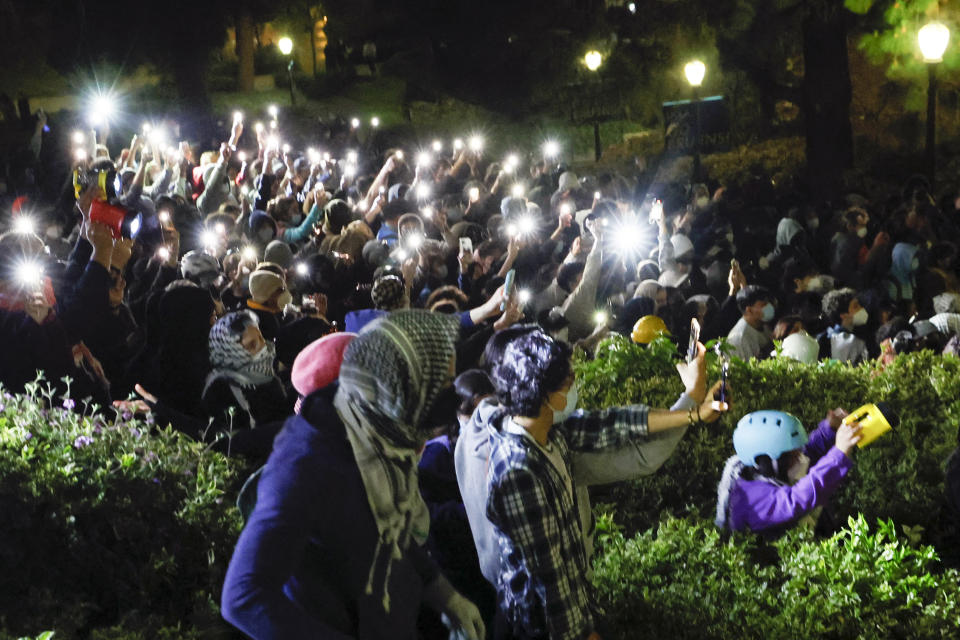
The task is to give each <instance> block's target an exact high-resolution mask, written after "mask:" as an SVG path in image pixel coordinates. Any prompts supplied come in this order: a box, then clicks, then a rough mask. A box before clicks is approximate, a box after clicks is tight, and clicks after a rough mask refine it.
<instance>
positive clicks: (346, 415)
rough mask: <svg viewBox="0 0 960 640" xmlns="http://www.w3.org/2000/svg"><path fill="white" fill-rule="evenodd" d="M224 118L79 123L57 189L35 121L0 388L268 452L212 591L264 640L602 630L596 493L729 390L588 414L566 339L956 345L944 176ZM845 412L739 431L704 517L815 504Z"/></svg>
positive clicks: (581, 343) (770, 514) (808, 352)
mask: <svg viewBox="0 0 960 640" xmlns="http://www.w3.org/2000/svg"><path fill="white" fill-rule="evenodd" d="M244 120H245V117H244V115H243V114H241V113H236V114H234V115H233V119H232V126H231V127H230V129H229V135H228V136H225V137H227V138H228V139H227V140H224V141H223V142H222V143H220V144H219V146H218V148H216V149H213V150H203V151H201V150H200V149H196V148H194V147H193V146H191V144H189V143H187V142H185V141H182V142H181V141H177V138H176V136H175V135H174V134H175V132H176V129H175V127H174V126H172V125H171V124H170V123H169V122H166V123H152V124H146V125H144V127H143V130H142V132H141V133H139V134H138V135H135V136H133V138H132V140H130V141H129V144H128V145H126V146H125V147H123V148H122V149H119V148H111V147H110V146H109V143H112V142H114V140H113V139H111V138H109V137H108V136H109V129H108V128H107V127H105V126H102V125H101V126H100V127H98V128H95V129H94V130H92V131H86V130H82V129H81V130H78V131H76V132H74V133H73V134H72V136H71V137H70V144H69V145H68V148H67V149H60V152H61V153H62V154H68V156H67V157H68V160H63V162H62V163H60V164H59V166H61V168H63V167H65V166H67V165H69V167H70V170H69V171H63V170H61V171H60V172H59V173H58V172H56V171H52V170H45V169H44V168H45V167H46V168H47V169H48V168H49V164H50V163H47V164H44V163H42V162H40V159H41V158H44V157H49V150H47V151H45V150H44V144H45V133H44V132H45V130H46V129H47V128H48V127H47V120H46V116H45V115H43V114H42V113H40V114H38V116H37V117H36V121H35V123H31V127H35V128H34V129H32V131H31V134H32V135H31V136H29V144H28V145H27V146H26V147H25V149H26V153H27V154H28V155H27V158H28V162H26V163H25V164H24V165H22V166H25V167H27V168H26V169H24V170H23V171H21V172H19V173H18V174H17V176H16V177H15V178H14V177H13V176H12V174H10V173H9V172H8V176H7V181H6V182H5V183H4V187H3V188H4V189H5V190H6V192H5V193H2V194H0V197H2V198H3V202H4V209H5V211H4V215H5V216H6V218H5V222H6V225H5V226H6V228H7V230H6V231H5V232H4V233H3V234H2V235H0V339H2V340H3V343H4V345H5V349H4V355H3V357H2V358H0V383H2V385H3V387H4V389H5V390H8V391H10V392H19V391H22V390H23V389H24V388H25V385H27V384H29V383H30V382H32V381H33V380H34V379H35V378H36V377H37V372H38V371H39V372H42V374H43V375H44V377H45V379H46V381H48V383H49V384H52V385H54V386H56V387H57V388H59V389H61V390H62V391H63V393H66V394H69V395H70V396H71V397H72V398H75V399H76V400H77V404H78V405H83V404H85V403H86V404H96V405H98V406H100V407H110V406H115V407H117V409H118V410H128V411H131V412H139V413H142V414H148V415H149V416H150V417H151V419H152V420H153V421H154V422H155V423H156V424H157V425H160V426H166V425H171V426H173V428H174V429H176V430H178V431H180V432H182V433H185V434H187V435H188V436H190V437H191V438H195V439H197V440H200V441H204V442H207V443H209V444H210V446H211V447H214V448H216V449H218V450H220V451H222V452H224V453H226V454H227V455H231V456H244V457H246V458H248V459H250V460H251V461H253V462H254V463H256V464H257V465H262V467H261V468H260V470H259V471H258V472H257V474H255V476H254V477H253V478H252V479H251V481H250V482H249V483H248V485H247V487H246V488H245V490H244V493H243V494H242V495H241V499H240V506H241V509H242V511H243V514H244V518H245V521H246V524H245V527H244V530H243V533H242V535H241V536H240V539H239V541H238V543H237V548H236V550H235V552H234V556H233V559H232V561H231V564H230V568H229V571H228V574H227V577H226V583H225V585H224V591H223V599H222V610H223V615H224V617H225V618H226V619H227V620H228V621H230V622H231V623H232V624H234V625H235V626H237V627H238V628H240V629H241V630H243V631H244V632H245V633H247V634H248V635H250V636H251V637H254V638H279V637H283V638H300V637H303V638H317V637H324V638H328V637H329V638H339V637H344V638H347V637H361V638H386V637H390V638H406V637H410V638H412V637H415V636H416V634H417V633H420V634H422V635H424V636H426V637H446V635H447V634H448V633H449V632H448V631H447V630H448V629H449V630H452V633H453V634H454V635H455V637H469V638H476V639H479V638H483V637H487V636H488V635H489V636H490V637H496V638H563V639H566V638H571V639H572V638H586V637H590V638H594V639H595V638H598V637H599V630H600V629H602V621H601V620H598V619H597V618H596V615H595V610H594V606H593V597H592V595H591V592H590V586H589V581H588V575H589V567H590V563H589V559H590V555H591V552H592V531H593V527H592V515H591V510H590V502H589V494H588V492H587V488H588V487H590V486H591V485H598V484H605V483H610V482H615V481H621V480H626V479H631V478H637V477H640V476H643V475H646V474H649V473H653V472H654V471H655V470H656V469H657V468H658V467H659V466H660V465H661V464H662V463H663V461H665V460H666V459H667V458H668V457H669V456H670V454H671V453H672V452H673V450H674V448H675V447H676V446H677V444H678V443H679V442H680V440H681V438H682V437H683V434H684V433H685V431H686V430H687V429H688V428H691V427H694V426H696V425H698V424H700V423H703V422H711V421H714V420H716V419H718V418H719V417H720V415H721V414H722V413H723V412H724V411H726V410H727V409H728V408H729V405H728V404H727V402H728V401H729V399H730V397H731V395H733V397H734V398H735V390H730V389H726V388H723V387H722V383H719V382H718V383H716V384H714V385H712V386H711V385H709V384H708V381H707V379H706V369H705V364H704V349H703V346H702V344H697V343H695V346H694V350H693V353H692V354H691V356H692V357H691V358H690V359H689V360H688V361H685V362H683V363H681V364H680V365H678V371H679V374H680V376H681V378H682V380H683V382H684V386H685V389H686V391H685V392H684V393H683V394H682V395H681V396H680V398H678V400H677V402H676V404H675V405H674V406H673V407H671V408H670V409H653V408H650V407H647V406H645V405H642V404H638V405H634V406H630V407H622V408H611V409H607V410H604V411H584V410H582V409H580V410H578V409H577V388H576V384H575V380H574V376H573V373H572V367H571V354H572V352H573V350H574V349H576V348H580V349H583V350H584V351H585V352H586V353H588V354H590V353H591V352H592V351H593V349H594V348H595V347H596V345H597V344H598V343H599V342H600V340H602V339H603V338H604V337H605V336H607V335H609V334H610V333H620V334H623V335H625V336H629V337H631V338H632V339H633V340H634V341H635V342H638V343H641V344H648V343H650V342H651V341H652V340H653V339H655V338H656V337H657V336H667V337H670V338H672V339H674V340H676V341H677V342H678V343H679V344H682V345H684V346H686V344H687V340H688V332H689V330H690V329H689V327H690V321H691V318H696V319H697V320H698V322H699V325H700V326H701V327H702V332H701V333H700V339H701V340H702V341H704V342H705V341H706V340H707V339H712V338H726V340H727V343H728V344H729V347H730V350H731V352H732V353H733V354H734V355H735V356H738V357H740V358H743V359H749V358H761V359H762V358H769V357H778V358H794V359H797V360H800V361H803V362H807V363H813V362H816V361H817V360H819V359H827V358H832V359H835V360H840V361H843V362H849V363H854V364H856V363H860V362H863V361H866V360H868V359H879V360H880V361H881V362H883V363H886V362H889V361H890V360H891V359H892V358H894V357H896V355H897V354H899V353H905V352H908V351H911V350H916V349H920V348H928V349H929V348H932V349H935V350H937V351H944V352H949V353H954V354H957V353H958V352H960V338H958V337H957V334H958V333H960V280H958V278H957V271H956V269H957V265H958V263H957V261H958V247H960V224H958V220H960V215H958V208H960V193H958V192H956V191H951V192H948V193H946V194H944V196H943V197H942V199H941V200H939V201H938V200H935V198H934V195H935V194H934V193H933V192H932V191H931V188H930V185H929V184H928V183H927V181H926V180H925V179H923V178H921V177H916V178H913V179H911V180H910V181H908V182H907V183H906V184H905V185H903V186H902V188H897V189H891V190H890V191H889V192H887V193H856V192H851V193H848V194H846V195H845V197H843V198H842V199H841V200H839V201H833V202H829V203H823V202H819V201H818V199H816V198H814V197H813V196H812V195H810V194H803V193H802V192H800V191H798V190H792V189H783V188H775V186H774V185H773V184H772V181H771V180H770V179H769V178H767V177H764V176H763V175H762V173H761V172H754V176H753V178H752V179H750V180H748V181H747V182H745V183H744V184H741V185H726V186H721V185H719V184H713V183H711V182H710V181H705V182H703V183H694V184H691V185H685V184H679V183H667V184H659V183H653V182H651V180H650V175H648V174H635V173H634V174H630V173H629V172H625V173H616V172H612V171H611V172H604V173H600V174H598V175H582V176H581V175H577V173H576V172H575V171H574V170H573V169H571V168H570V167H569V166H567V165H565V164H564V162H563V161H562V152H561V151H562V150H561V149H560V148H559V147H558V145H557V144H556V143H555V142H552V141H550V142H548V143H547V144H545V145H544V146H543V148H538V149H536V150H522V149H512V148H510V147H509V144H508V143H507V141H493V142H492V143H489V142H488V141H486V140H484V139H483V137H482V136H480V135H465V136H464V138H463V139H459V138H458V139H454V140H444V139H435V140H425V141H420V142H419V143H416V144H414V143H413V142H412V141H411V143H410V144H405V145H402V146H395V147H387V148H381V147H380V146H378V144H377V141H378V138H377V136H369V137H367V139H365V140H361V138H360V137H359V135H358V131H357V130H358V125H357V124H356V122H354V123H352V124H351V125H350V126H349V127H346V128H345V129H344V130H342V131H341V132H340V133H339V134H338V135H337V136H335V137H327V138H325V139H324V140H322V141H317V145H316V146H314V147H310V148H302V149H295V148H293V147H292V146H290V145H289V144H286V143H284V142H283V138H282V135H283V131H284V126H283V124H282V123H281V122H280V118H279V117H278V113H277V112H276V111H275V110H273V111H271V112H270V119H269V120H265V124H261V123H255V124H254V126H253V127H252V131H250V130H248V128H247V126H246V125H245V122H244ZM161 128H163V130H164V135H159V134H158V132H159V131H160V130H161ZM168 139H169V140H168ZM174 142H176V143H174ZM494 147H496V148H497V151H498V155H495V154H494V153H493V152H492V151H491V150H490V149H491V148H494ZM500 152H502V157H501V155H500ZM29 154H33V158H34V160H35V162H32V163H31V162H30V161H29V159H30V155H29ZM28 178H29V179H28ZM53 183H56V184H57V185H59V186H58V187H56V188H51V186H50V185H51V184H53ZM51 194H53V195H52V197H51ZM775 341H776V342H775ZM708 387H709V388H708ZM721 392H722V394H723V395H721ZM757 409H762V408H760V407H758V408H757ZM844 415H845V413H844V412H843V411H841V410H836V411H832V412H830V414H829V415H828V416H827V419H826V420H825V421H824V422H823V423H822V424H821V425H820V426H819V428H818V429H817V430H816V431H815V432H814V433H813V437H812V438H811V439H810V440H809V442H808V439H807V437H806V433H805V431H804V429H803V427H802V425H800V424H799V422H792V421H791V419H792V420H793V421H795V420H796V419H795V418H792V416H788V415H787V414H780V415H770V416H766V415H760V414H751V419H750V420H747V419H746V418H745V420H746V422H744V423H742V424H741V425H740V426H739V427H738V432H739V433H740V434H741V435H740V436H735V442H734V444H735V445H736V451H737V456H734V457H733V458H731V461H730V462H729V463H728V465H727V468H726V469H725V470H724V474H723V478H724V479H723V482H722V483H721V487H720V491H719V500H718V512H717V513H718V517H717V522H718V525H720V526H724V527H729V528H731V529H750V530H753V531H758V532H761V533H764V534H768V535H775V534H777V533H778V532H780V531H782V530H783V529H784V528H785V527H789V526H792V525H793V524H795V523H796V522H797V521H798V520H799V519H800V518H801V517H803V516H805V515H807V514H808V513H809V512H810V511H811V510H812V509H813V508H814V507H816V506H819V505H822V504H823V502H824V501H825V500H826V499H827V498H828V497H829V494H830V493H831V492H832V490H833V489H835V488H836V486H837V485H838V484H839V482H840V481H841V480H842V478H843V477H844V476H845V475H846V472H847V471H848V470H849V468H850V464H851V459H850V456H851V451H852V449H853V447H854V446H855V445H856V443H857V441H858V440H859V438H860V434H859V430H858V428H857V427H856V426H851V425H848V424H845V423H843V421H842V418H843V416H844ZM767 418H769V421H770V428H768V426H767ZM773 424H776V427H777V428H776V429H773V428H772V425H773ZM758 425H759V426H758ZM740 429H743V430H742V431H740ZM758 434H759V435H758ZM738 437H739V438H740V439H739V440H738ZM744 438H746V440H744ZM745 442H746V444H744V443H745ZM804 452H805V453H807V454H808V455H809V456H810V458H812V459H813V463H811V460H810V458H807V456H806V455H804ZM811 464H812V466H811ZM421 605H427V607H426V609H430V610H432V611H433V612H434V613H428V612H425V611H424V610H423V608H422V607H421ZM431 634H432V635H431ZM456 634H461V635H459V636H456Z"/></svg>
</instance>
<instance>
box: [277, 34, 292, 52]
mask: <svg viewBox="0 0 960 640" xmlns="http://www.w3.org/2000/svg"><path fill="white" fill-rule="evenodd" d="M277 48H278V49H280V53H282V54H283V55H285V56H288V55H290V52H291V51H293V40H291V39H290V38H288V37H286V36H284V37H282V38H280V39H279V40H277Z"/></svg>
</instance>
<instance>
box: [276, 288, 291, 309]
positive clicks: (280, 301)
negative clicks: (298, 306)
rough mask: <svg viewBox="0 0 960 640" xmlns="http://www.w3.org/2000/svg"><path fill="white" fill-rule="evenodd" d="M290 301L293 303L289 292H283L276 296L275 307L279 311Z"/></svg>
mask: <svg viewBox="0 0 960 640" xmlns="http://www.w3.org/2000/svg"><path fill="white" fill-rule="evenodd" d="M292 301H293V296H292V295H291V294H290V292H289V291H284V292H283V293H281V294H280V295H279V296H277V306H278V307H279V308H281V309H283V308H284V307H286V306H287V305H288V304H290V303H291V302H292Z"/></svg>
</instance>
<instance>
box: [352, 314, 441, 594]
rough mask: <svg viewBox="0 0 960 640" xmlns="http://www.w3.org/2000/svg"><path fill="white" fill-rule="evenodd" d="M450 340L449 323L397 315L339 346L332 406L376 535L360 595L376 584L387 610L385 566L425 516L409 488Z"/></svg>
mask: <svg viewBox="0 0 960 640" xmlns="http://www.w3.org/2000/svg"><path fill="white" fill-rule="evenodd" d="M458 335H459V323H458V322H457V320H456V318H452V317H450V316H447V315H444V314H439V313H432V312H429V311H420V310H413V311H398V312H395V313H391V314H389V315H387V316H384V317H382V318H380V319H378V320H376V321H374V322H372V323H370V324H369V325H367V327H365V328H364V330H363V331H362V332H361V333H360V335H359V336H358V337H357V338H356V339H354V341H353V342H352V343H351V344H350V346H349V347H347V351H346V353H345V355H344V359H343V364H342V365H341V368H340V379H339V388H338V389H337V395H336V397H335V398H334V407H335V408H336V410H337V413H338V415H339V416H340V418H341V420H342V421H343V424H344V426H345V427H346V432H347V438H348V440H349V441H350V446H351V448H352V449H353V455H354V458H355V459H356V461H357V466H358V467H359V469H360V476H361V478H362V480H363V485H364V489H366V493H367V500H368V502H369V504H370V509H371V511H372V512H373V517H374V520H375V521H376V524H377V530H378V533H379V536H380V537H379V540H378V542H377V547H376V549H375V550H374V556H373V560H372V561H371V566H370V573H369V575H368V577H367V585H366V592H367V594H372V593H373V589H374V584H375V583H377V584H382V585H383V606H384V609H385V610H387V611H389V610H390V597H389V583H390V571H391V567H392V564H393V561H394V560H396V559H398V558H400V557H401V556H402V551H403V549H405V548H406V547H407V545H408V544H409V542H410V539H411V538H413V540H414V541H415V542H416V543H417V544H423V543H424V542H425V541H426V538H427V533H428V532H429V528H430V514H429V512H428V510H427V507H426V505H425V504H424V502H423V499H422V498H421V497H420V491H419V487H418V484H417V462H418V458H419V455H418V450H419V448H420V445H421V444H422V442H423V441H424V440H425V439H426V434H425V433H424V429H423V427H422V426H421V423H422V422H423V419H424V418H425V417H426V416H427V414H428V412H429V411H430V408H431V406H432V405H433V403H434V401H435V400H436V399H437V396H438V395H439V394H440V391H441V390H442V389H443V388H444V387H446V386H448V385H449V383H450V382H451V381H452V376H451V373H452V372H451V363H452V362H453V359H454V356H455V354H456V341H457V337H458ZM384 564H385V567H383V569H382V571H383V572H384V573H383V578H382V583H381V582H380V581H378V578H377V576H378V575H379V574H380V572H381V565H384Z"/></svg>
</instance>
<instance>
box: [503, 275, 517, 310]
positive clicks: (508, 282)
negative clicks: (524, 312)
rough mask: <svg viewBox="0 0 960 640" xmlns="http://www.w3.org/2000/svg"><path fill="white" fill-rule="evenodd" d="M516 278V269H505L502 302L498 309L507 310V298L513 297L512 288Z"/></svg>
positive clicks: (514, 285)
mask: <svg viewBox="0 0 960 640" xmlns="http://www.w3.org/2000/svg"><path fill="white" fill-rule="evenodd" d="M516 279H517V270H516V269H510V271H507V277H506V279H505V280H504V283H503V302H501V303H500V311H506V310H507V300H511V299H513V293H514V292H513V290H514V288H515V287H516V282H515V280H516Z"/></svg>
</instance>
